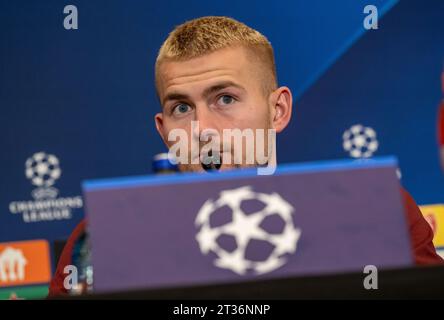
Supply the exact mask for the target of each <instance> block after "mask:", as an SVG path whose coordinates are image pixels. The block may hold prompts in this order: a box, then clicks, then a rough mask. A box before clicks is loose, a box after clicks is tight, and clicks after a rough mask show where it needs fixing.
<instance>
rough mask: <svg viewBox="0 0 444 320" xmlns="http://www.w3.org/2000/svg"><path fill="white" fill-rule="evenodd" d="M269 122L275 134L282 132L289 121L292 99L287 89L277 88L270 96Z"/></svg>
mask: <svg viewBox="0 0 444 320" xmlns="http://www.w3.org/2000/svg"><path fill="white" fill-rule="evenodd" d="M269 103H270V107H271V122H272V126H273V129H275V130H276V132H277V133H279V132H281V131H283V130H284V129H285V128H286V127H287V125H288V123H289V122H290V119H291V110H292V107H293V98H292V95H291V91H290V89H289V88H288V87H279V88H277V89H276V90H275V91H273V92H272V93H271V94H270V97H269Z"/></svg>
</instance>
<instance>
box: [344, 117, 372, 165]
mask: <svg viewBox="0 0 444 320" xmlns="http://www.w3.org/2000/svg"><path fill="white" fill-rule="evenodd" d="M342 140H343V143H342V146H343V147H344V150H345V151H346V152H348V153H349V155H350V157H352V158H370V157H371V156H372V155H373V154H374V153H375V152H376V151H377V150H378V146H379V143H378V140H377V139H376V132H375V130H373V129H372V128H370V127H364V126H363V125H360V124H356V125H354V126H352V127H350V128H349V129H348V130H346V131H345V132H344V134H343V135H342Z"/></svg>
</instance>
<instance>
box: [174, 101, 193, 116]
mask: <svg viewBox="0 0 444 320" xmlns="http://www.w3.org/2000/svg"><path fill="white" fill-rule="evenodd" d="M190 108H191V107H190V106H189V105H187V104H184V103H181V104H178V105H177V106H175V107H174V109H173V113H175V114H183V113H187V112H188V111H189V110H190Z"/></svg>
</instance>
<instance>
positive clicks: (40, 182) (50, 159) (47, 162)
mask: <svg viewBox="0 0 444 320" xmlns="http://www.w3.org/2000/svg"><path fill="white" fill-rule="evenodd" d="M25 174H26V177H27V178H28V179H30V180H31V183H32V184H33V185H35V186H37V187H51V186H52V185H53V184H54V183H55V182H56V180H57V179H59V178H60V175H61V174H62V170H61V169H60V166H59V160H58V159H57V157H56V156H54V155H52V154H46V153H44V152H38V153H35V154H33V155H32V157H30V158H29V159H28V160H26V163H25Z"/></svg>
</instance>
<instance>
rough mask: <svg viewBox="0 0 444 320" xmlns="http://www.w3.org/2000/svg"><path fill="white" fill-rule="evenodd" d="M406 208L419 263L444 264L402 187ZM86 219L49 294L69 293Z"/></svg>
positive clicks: (65, 252)
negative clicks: (68, 272) (69, 273)
mask: <svg viewBox="0 0 444 320" xmlns="http://www.w3.org/2000/svg"><path fill="white" fill-rule="evenodd" d="M401 191H402V196H403V200H404V205H405V208H406V211H405V212H406V216H407V221H408V227H409V232H410V236H411V242H412V250H413V255H414V258H415V263H416V264H417V265H430V264H444V260H443V259H442V258H441V257H440V256H439V255H438V254H437V253H436V250H435V247H434V246H433V243H432V240H433V231H432V229H431V228H430V226H429V224H428V223H427V221H426V220H425V219H424V217H423V215H422V213H421V211H420V210H419V208H418V206H417V204H416V203H415V200H413V198H412V197H411V196H410V194H409V193H408V192H407V191H405V190H404V189H401ZM85 229H86V220H83V221H82V222H81V223H80V224H79V225H78V226H77V227H76V228H75V229H74V231H73V233H72V234H71V236H70V237H69V239H68V241H67V243H66V245H65V248H64V249H63V252H62V254H61V256H60V259H59V262H58V265H57V270H56V272H55V274H54V277H53V278H52V280H51V283H50V286H49V295H50V296H54V295H59V294H64V293H67V291H66V289H65V288H64V287H63V279H64V277H65V275H64V274H63V269H64V268H65V266H66V265H69V264H71V263H72V262H71V257H72V251H73V247H74V244H75V242H76V240H77V239H78V238H79V237H80V236H81V235H82V233H83V232H85Z"/></svg>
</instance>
